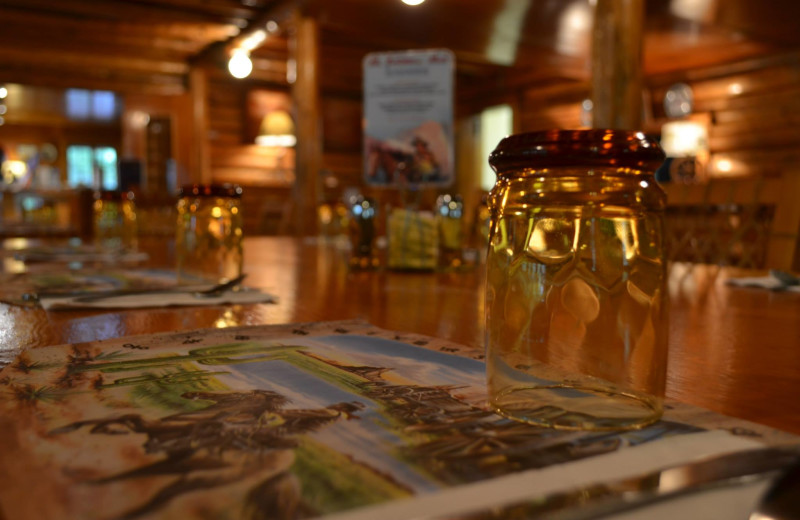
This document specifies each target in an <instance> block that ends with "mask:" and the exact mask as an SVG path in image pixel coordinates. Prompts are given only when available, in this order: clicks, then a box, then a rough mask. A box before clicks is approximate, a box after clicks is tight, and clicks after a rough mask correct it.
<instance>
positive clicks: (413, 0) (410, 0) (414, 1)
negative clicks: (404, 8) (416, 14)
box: [403, 0, 425, 5]
mask: <svg viewBox="0 0 800 520" xmlns="http://www.w3.org/2000/svg"><path fill="white" fill-rule="evenodd" d="M424 1H425V0H403V3H404V4H406V5H419V4H421V3H422V2H424Z"/></svg>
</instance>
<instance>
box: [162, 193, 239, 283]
mask: <svg viewBox="0 0 800 520" xmlns="http://www.w3.org/2000/svg"><path fill="white" fill-rule="evenodd" d="M241 202H242V189H241V188H240V187H239V186H235V185H231V184H210V185H201V184H192V185H188V186H184V187H183V188H182V189H181V192H180V198H179V200H178V221H177V228H176V233H175V255H176V257H177V276H178V283H198V282H213V283H223V282H227V281H229V280H232V279H234V278H236V277H237V276H239V275H240V274H241V272H242V258H243V254H242V211H241Z"/></svg>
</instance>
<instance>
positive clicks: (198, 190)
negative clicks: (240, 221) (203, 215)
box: [179, 183, 242, 199]
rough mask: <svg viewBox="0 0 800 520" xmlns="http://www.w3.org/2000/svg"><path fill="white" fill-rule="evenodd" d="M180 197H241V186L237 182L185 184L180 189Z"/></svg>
mask: <svg viewBox="0 0 800 520" xmlns="http://www.w3.org/2000/svg"><path fill="white" fill-rule="evenodd" d="M179 196H181V197H232V198H236V199H240V198H242V188H241V186H239V185H237V184H229V183H225V184H187V185H185V186H183V187H181V189H180V193H179Z"/></svg>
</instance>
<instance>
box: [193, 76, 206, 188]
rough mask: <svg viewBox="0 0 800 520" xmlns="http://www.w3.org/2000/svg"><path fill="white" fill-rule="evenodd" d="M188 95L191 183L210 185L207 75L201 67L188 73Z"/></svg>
mask: <svg viewBox="0 0 800 520" xmlns="http://www.w3.org/2000/svg"><path fill="white" fill-rule="evenodd" d="M189 93H190V96H191V99H192V122H193V123H194V124H193V125H192V126H193V132H192V152H191V155H190V156H189V179H190V180H191V182H196V183H203V184H208V183H211V152H210V150H209V146H208V128H209V122H208V74H207V73H206V71H205V69H203V68H202V67H192V69H191V71H190V72H189Z"/></svg>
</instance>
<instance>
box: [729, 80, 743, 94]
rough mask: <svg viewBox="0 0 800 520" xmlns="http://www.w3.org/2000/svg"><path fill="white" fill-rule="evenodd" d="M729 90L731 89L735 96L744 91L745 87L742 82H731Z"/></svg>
mask: <svg viewBox="0 0 800 520" xmlns="http://www.w3.org/2000/svg"><path fill="white" fill-rule="evenodd" d="M728 90H730V92H731V94H733V95H734V96H738V95H739V94H741V93H742V90H743V89H742V85H741V84H740V83H731V86H730V87H729V88H728Z"/></svg>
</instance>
